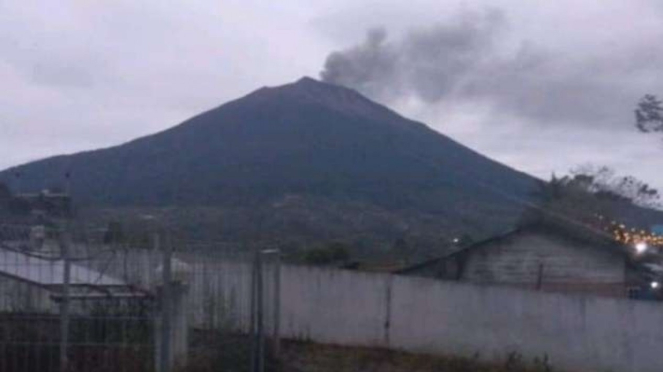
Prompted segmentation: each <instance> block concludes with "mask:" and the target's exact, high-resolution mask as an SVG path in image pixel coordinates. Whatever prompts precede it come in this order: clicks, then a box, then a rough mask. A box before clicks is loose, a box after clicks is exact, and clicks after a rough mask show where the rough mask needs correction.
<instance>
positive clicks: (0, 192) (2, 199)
mask: <svg viewBox="0 0 663 372" xmlns="http://www.w3.org/2000/svg"><path fill="white" fill-rule="evenodd" d="M11 198H12V193H11V191H10V190H9V187H8V186H7V185H6V184H5V183H3V182H0V205H3V204H5V203H7V202H8V201H9V200H10V199H11Z"/></svg>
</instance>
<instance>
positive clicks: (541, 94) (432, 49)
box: [320, 9, 663, 127]
mask: <svg viewBox="0 0 663 372" xmlns="http://www.w3.org/2000/svg"><path fill="white" fill-rule="evenodd" d="M510 30H511V27H510V23H509V20H508V18H507V16H506V14H505V13H504V12H502V11H500V10H496V9H491V10H484V11H463V12H460V13H459V14H458V16H456V17H455V18H454V19H453V20H452V21H450V22H446V23H441V24H436V25H433V26H428V27H418V28H414V29H412V30H410V31H409V32H408V33H406V34H405V35H404V36H403V37H401V38H399V39H396V40H389V39H388V37H387V32H386V30H385V29H380V30H371V31H369V32H368V36H367V37H366V39H365V40H364V41H363V42H362V43H361V44H359V45H356V46H353V47H350V48H347V49H343V50H339V51H335V52H333V53H331V54H330V55H329V56H328V58H327V60H326V62H325V65H324V68H323V70H322V72H321V74H320V76H321V78H322V79H323V80H325V81H328V82H331V83H335V84H340V85H345V86H349V87H352V88H355V89H357V90H359V91H361V92H363V93H365V94H367V95H369V96H370V97H372V98H374V99H377V100H379V101H381V102H384V103H387V104H395V103H396V102H398V101H402V100H405V99H415V100H420V101H422V102H424V103H425V104H427V105H445V104H446V103H450V102H453V103H454V104H458V103H463V102H472V103H474V104H475V105H476V106H483V107H487V108H490V109H492V111H493V113H494V115H496V116H497V117H499V118H513V117H515V118H518V119H522V120H527V121H529V122H530V123H531V125H534V126H541V125H548V126H596V127H605V126H613V127H614V126H618V125H622V126H623V125H624V123H626V122H628V121H629V120H631V119H632V118H631V116H632V107H633V105H634V103H635V102H636V101H637V100H638V98H639V97H640V96H641V95H643V94H644V93H647V91H646V89H648V88H649V87H652V86H653V85H654V84H651V83H653V81H655V80H659V83H660V82H663V81H661V80H660V79H656V78H652V82H650V83H649V84H647V83H645V84H642V74H643V72H644V71H647V70H650V71H651V72H653V71H654V70H655V69H656V68H657V66H660V64H661V62H663V53H661V52H659V51H658V49H659V48H655V44H654V43H651V44H644V45H639V44H637V43H633V45H629V46H628V48H627V49H621V48H620V49H612V50H608V51H607V52H606V51H601V52H596V53H595V54H592V53H594V52H586V53H583V52H582V51H580V52H578V53H576V54H567V53H560V52H559V50H555V49H554V48H547V47H546V46H545V44H543V43H537V41H536V40H527V39H525V36H524V35H518V34H514V33H512V32H510Z"/></svg>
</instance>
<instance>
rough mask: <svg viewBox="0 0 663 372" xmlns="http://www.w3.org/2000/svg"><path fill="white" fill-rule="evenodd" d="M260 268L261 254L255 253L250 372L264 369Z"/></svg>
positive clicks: (252, 280) (262, 302) (252, 276)
mask: <svg viewBox="0 0 663 372" xmlns="http://www.w3.org/2000/svg"><path fill="white" fill-rule="evenodd" d="M262 266H263V265H262V252H260V251H257V252H256V255H255V258H254V260H253V265H252V270H251V372H263V371H264V369H265V364H264V359H265V358H264V357H265V340H264V339H265V337H264V327H263V324H264V321H263V310H264V301H263V283H262V281H263V275H262Z"/></svg>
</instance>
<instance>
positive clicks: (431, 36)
mask: <svg viewBox="0 0 663 372" xmlns="http://www.w3.org/2000/svg"><path fill="white" fill-rule="evenodd" d="M358 3H359V4H358ZM182 4H186V5H182ZM662 4H663V3H661V2H660V1H657V0H629V1H624V0H601V1H577V0H556V1H543V0H541V1H532V0H521V1H515V0H512V1H509V0H501V1H499V0H491V1H472V2H469V1H452V0H449V1H442V0H410V1H407V2H404V1H402V0H380V1H363V2H359V1H356V0H321V1H315V2H314V1H308V0H306V1H305V0H281V1H278V2H268V1H260V0H241V1H239V0H238V1H235V0H224V1H213V0H207V1H202V0H190V1H187V2H184V3H183V2H179V1H167V0H154V1H140V2H137V1H133V0H114V1H112V2H111V1H109V2H94V1H87V0H78V1H74V0H69V1H59V2H53V1H46V0H44V1H14V0H11V1H10V0H0V81H2V82H3V87H4V90H5V94H3V95H2V96H0V133H1V136H0V146H1V147H2V157H0V168H5V167H8V166H11V165H16V164H19V163H22V162H26V161H29V160H34V159H37V158H40V157H44V156H48V155H55V154H59V153H63V152H74V151H80V150H86V149H93V148H98V147H104V146H110V145H114V144H119V143H121V142H124V141H127V140H130V139H133V138H135V137H138V136H141V135H145V134H149V133H153V132H156V131H159V130H162V129H166V128H168V127H171V126H173V125H175V124H177V123H179V122H181V121H183V120H184V119H186V118H188V117H190V116H192V115H195V114H197V113H199V112H200V111H203V110H206V109H209V108H211V107H214V106H217V105H219V104H221V103H223V102H225V101H227V100H229V99H233V98H236V97H238V96H240V95H243V94H245V93H248V92H249V91H252V90H254V89H256V88H259V87H261V86H265V85H279V84H283V83H287V82H290V81H293V80H296V79H297V78H299V77H301V76H303V75H309V76H312V77H319V76H320V73H321V72H322V71H324V72H323V75H322V76H323V77H324V78H326V79H327V80H330V81H334V82H336V83H340V84H345V85H348V86H352V87H355V88H357V89H359V90H360V91H362V92H364V93H365V94H367V95H368V96H370V97H371V98H373V99H376V100H378V101H380V102H382V103H384V104H387V105H389V106H391V107H392V108H395V109H396V110H397V111H399V112H401V113H402V114H404V115H405V116H409V117H412V118H415V119H419V120H422V121H424V122H426V123H427V124H429V125H431V126H432V127H434V128H436V129H437V130H439V131H441V132H443V133H445V134H447V135H449V136H451V137H453V138H455V139H457V140H459V141H460V142H462V143H465V144H466V145H468V146H470V147H472V148H474V149H476V150H478V151H480V152H482V153H484V154H486V155H489V156H491V157H493V158H495V159H497V160H500V161H502V162H505V163H507V164H509V165H511V166H513V167H515V168H518V169H521V170H523V171H527V172H530V173H532V174H535V175H537V176H541V177H544V178H548V177H549V175H550V173H551V172H553V171H557V172H558V173H564V172H565V171H567V170H568V169H569V168H571V167H574V166H576V165H579V164H583V163H587V162H592V163H596V164H601V165H610V166H613V167H615V168H616V169H617V170H618V171H620V172H623V173H630V174H634V175H636V176H638V177H640V178H642V179H644V180H645V181H648V182H651V183H653V184H654V185H655V186H657V187H659V188H663V172H660V171H659V170H660V169H661V166H662V165H663V164H661V161H660V160H659V159H660V158H661V155H662V154H663V141H661V140H660V139H659V138H663V136H662V137H656V136H652V135H650V136H645V135H642V134H639V133H636V131H635V129H634V128H633V126H632V121H633V117H632V116H633V114H632V110H633V107H634V105H635V103H636V102H637V101H638V99H639V98H640V97H641V96H642V95H644V94H645V93H658V94H661V95H663V74H661V73H660V72H659V71H658V70H657V67H659V66H663V48H661V45H660V43H662V42H661V40H663V5H662ZM332 52H334V53H333V54H332V55H331V56H330V53H332ZM328 56H329V58H328Z"/></svg>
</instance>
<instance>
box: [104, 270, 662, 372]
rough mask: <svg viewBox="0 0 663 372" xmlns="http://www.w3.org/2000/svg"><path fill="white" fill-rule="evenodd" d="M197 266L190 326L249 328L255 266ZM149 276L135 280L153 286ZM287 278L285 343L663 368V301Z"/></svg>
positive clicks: (333, 273) (632, 371) (349, 276)
mask: <svg viewBox="0 0 663 372" xmlns="http://www.w3.org/2000/svg"><path fill="white" fill-rule="evenodd" d="M184 259H186V258H184ZM153 261H155V260H147V259H145V260H144V262H146V263H147V262H153ZM194 261H195V262H194ZM194 261H191V262H192V263H193V268H194V273H193V277H192V279H191V280H192V281H191V286H192V289H191V299H190V308H189V309H190V315H191V316H190V319H191V321H192V325H193V326H195V327H210V326H214V327H216V326H220V325H222V323H225V324H227V322H231V323H232V324H231V325H232V326H233V327H234V328H236V329H245V328H246V325H247V324H248V317H249V298H250V295H249V293H250V289H251V286H250V280H251V269H250V264H248V263H241V262H225V261H224V262H214V260H213V259H209V258H206V259H204V260H200V261H196V260H194ZM130 266H131V267H132V268H133V269H136V268H138V265H130ZM133 269H132V270H133ZM111 271H114V270H111ZM146 271H147V270H146V269H145V270H139V271H136V272H133V273H132V275H135V276H141V274H142V277H141V278H140V280H139V282H144V281H148V278H147V276H148V274H147V273H146ZM281 273H282V274H281V283H282V300H281V305H282V310H281V334H282V336H283V337H287V338H295V339H302V340H311V341H316V342H323V343H333V344H343V345H364V346H381V347H391V348H397V349H403V350H409V351H414V352H426V353H434V354H435V353H440V354H449V353H457V354H464V355H468V356H471V355H474V354H475V353H479V354H480V355H481V356H483V357H485V358H503V357H505V356H506V354H508V353H509V352H519V353H521V354H522V355H523V356H524V357H526V358H529V359H530V360H531V359H533V358H535V357H543V356H544V355H548V356H549V357H550V359H551V361H552V363H553V365H554V366H555V367H556V368H559V369H567V370H571V371H574V370H583V371H600V372H603V371H619V372H660V371H663V356H661V350H663V303H654V302H641V301H631V300H626V299H610V298H599V297H589V296H582V295H563V294H547V293H540V292H534V291H527V290H519V289H513V288H504V287H487V286H479V285H475V284H458V283H450V282H443V281H438V280H434V279H424V278H412V277H394V276H389V275H384V274H369V273H358V272H351V271H342V270H331V269H320V268H307V267H296V266H287V265H285V266H284V267H283V268H282V272H281ZM269 278H271V276H270V275H267V276H266V281H269ZM209 301H212V303H213V305H210V303H209ZM210 319H212V320H210Z"/></svg>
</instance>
